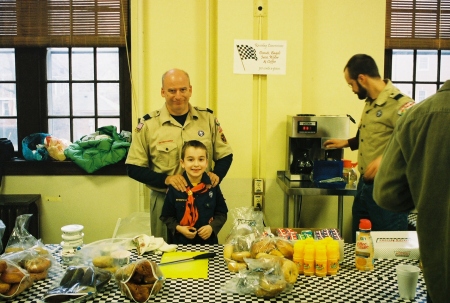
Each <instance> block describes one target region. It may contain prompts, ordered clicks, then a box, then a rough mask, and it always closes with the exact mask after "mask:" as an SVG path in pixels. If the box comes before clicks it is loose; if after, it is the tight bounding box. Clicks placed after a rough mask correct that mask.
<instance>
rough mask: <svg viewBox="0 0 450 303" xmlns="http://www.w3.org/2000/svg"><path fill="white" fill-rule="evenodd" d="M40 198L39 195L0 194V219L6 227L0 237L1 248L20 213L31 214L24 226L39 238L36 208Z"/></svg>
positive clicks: (6, 241)
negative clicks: (26, 224)
mask: <svg viewBox="0 0 450 303" xmlns="http://www.w3.org/2000/svg"><path fill="white" fill-rule="evenodd" d="M40 199H41V195H0V220H2V221H3V223H4V224H5V227H6V229H5V233H4V234H3V238H2V244H3V250H4V249H5V247H6V244H7V243H8V240H9V237H10V236H11V233H12V231H13V229H14V226H15V224H16V218H17V217H18V216H20V215H24V214H31V215H32V216H31V217H30V219H29V220H28V227H26V228H27V230H28V232H29V233H30V234H32V235H33V236H34V237H35V238H36V239H38V240H39V239H40V231H39V208H38V202H39V200H40ZM2 252H3V251H2Z"/></svg>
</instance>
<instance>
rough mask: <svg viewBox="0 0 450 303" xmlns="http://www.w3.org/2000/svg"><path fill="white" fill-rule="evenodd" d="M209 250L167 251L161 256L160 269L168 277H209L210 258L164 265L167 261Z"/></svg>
mask: <svg viewBox="0 0 450 303" xmlns="http://www.w3.org/2000/svg"><path fill="white" fill-rule="evenodd" d="M206 252H207V251H190V252H184V251H183V252H181V251H180V252H178V251H176V252H166V253H164V254H163V255H162V257H161V262H160V265H161V266H160V267H159V268H160V269H161V271H162V273H163V275H164V277H165V278H166V279H167V278H169V279H177V278H180V279H189V278H191V279H208V259H200V260H189V261H185V262H179V263H173V264H168V265H162V264H163V263H165V262H171V261H177V260H182V259H189V258H192V257H194V256H197V255H200V254H203V253H206Z"/></svg>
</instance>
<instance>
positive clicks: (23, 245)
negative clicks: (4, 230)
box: [5, 214, 39, 253]
mask: <svg viewBox="0 0 450 303" xmlns="http://www.w3.org/2000/svg"><path fill="white" fill-rule="evenodd" d="M31 216H32V214H23V215H20V216H17V217H16V223H15V225H14V228H13V230H12V232H11V235H10V236H9V239H8V243H7V244H6V247H5V253H10V252H14V251H22V250H26V249H28V248H31V247H33V246H36V245H38V244H39V242H38V240H37V239H36V238H35V237H34V236H33V235H32V234H30V233H29V232H28V223H29V220H30V217H31Z"/></svg>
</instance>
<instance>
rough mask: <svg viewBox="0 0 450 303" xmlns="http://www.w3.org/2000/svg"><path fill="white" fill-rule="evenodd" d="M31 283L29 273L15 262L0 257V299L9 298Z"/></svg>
mask: <svg viewBox="0 0 450 303" xmlns="http://www.w3.org/2000/svg"><path fill="white" fill-rule="evenodd" d="M32 284H33V281H32V279H31V277H30V274H29V273H28V272H27V271H26V270H25V269H23V268H22V267H20V266H19V265H18V264H17V263H15V262H13V261H10V260H5V259H3V258H0V299H11V298H14V297H16V296H18V295H19V294H21V293H22V292H24V291H25V290H26V289H28V288H29V287H30V286H31V285H32Z"/></svg>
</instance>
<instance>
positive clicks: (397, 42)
mask: <svg viewBox="0 0 450 303" xmlns="http://www.w3.org/2000/svg"><path fill="white" fill-rule="evenodd" d="M385 48H386V49H450V0H387V2H386V45H385Z"/></svg>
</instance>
